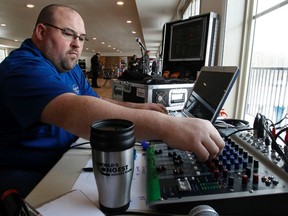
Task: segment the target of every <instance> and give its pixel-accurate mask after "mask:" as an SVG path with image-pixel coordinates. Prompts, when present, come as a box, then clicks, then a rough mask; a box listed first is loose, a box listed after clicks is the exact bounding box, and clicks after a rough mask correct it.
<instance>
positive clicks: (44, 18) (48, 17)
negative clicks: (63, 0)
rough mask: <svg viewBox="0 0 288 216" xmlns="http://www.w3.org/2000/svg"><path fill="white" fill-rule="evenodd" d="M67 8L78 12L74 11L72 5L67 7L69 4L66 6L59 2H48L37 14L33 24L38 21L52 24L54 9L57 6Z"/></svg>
mask: <svg viewBox="0 0 288 216" xmlns="http://www.w3.org/2000/svg"><path fill="white" fill-rule="evenodd" d="M61 7H62V8H67V9H70V10H72V11H75V12H77V13H78V11H76V10H75V9H74V8H72V7H69V6H66V5H61V4H50V5H48V6H46V7H44V8H43V9H42V10H41V12H40V14H39V16H38V19H37V21H36V24H35V26H37V25H38V24H39V23H50V24H53V23H54V13H55V10H56V9H57V8H61Z"/></svg>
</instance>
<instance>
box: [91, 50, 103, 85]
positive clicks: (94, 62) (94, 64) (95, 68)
mask: <svg viewBox="0 0 288 216" xmlns="http://www.w3.org/2000/svg"><path fill="white" fill-rule="evenodd" d="M99 58H100V52H97V53H96V54H95V55H93V56H92V58H91V72H92V87H94V88H100V87H99V85H98V83H97V79H98V76H99V71H100V69H101V64H100V62H99Z"/></svg>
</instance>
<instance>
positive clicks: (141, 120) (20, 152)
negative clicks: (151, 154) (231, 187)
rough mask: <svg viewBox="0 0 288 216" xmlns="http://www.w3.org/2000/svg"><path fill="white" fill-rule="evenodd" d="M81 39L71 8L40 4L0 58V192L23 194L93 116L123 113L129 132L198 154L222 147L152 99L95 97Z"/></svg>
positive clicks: (201, 125) (204, 129)
mask: <svg viewBox="0 0 288 216" xmlns="http://www.w3.org/2000/svg"><path fill="white" fill-rule="evenodd" d="M86 40H88V39H87V36H86V31H85V25H84V21H83V19H82V17H81V15H80V14H79V13H78V12H77V11H76V10H75V9H73V8H71V7H69V6H64V5H58V4H53V5H48V6H46V7H45V8H43V9H42V11H41V12H40V14H39V17H38V19H37V21H36V24H35V27H34V30H33V33H32V37H31V38H28V39H26V40H25V41H24V42H23V43H22V45H21V47H20V48H18V49H16V50H14V51H12V52H11V53H10V55H9V56H8V57H6V59H4V60H3V61H2V62H1V64H0V94H1V97H0V194H2V192H3V191H6V190H7V189H11V188H14V189H16V190H18V191H19V193H20V195H21V196H22V197H26V196H27V195H28V194H29V193H30V191H31V190H32V189H33V188H34V187H35V186H36V185H37V184H38V182H39V181H40V180H41V179H42V178H43V177H44V176H45V175H46V173H47V172H48V171H49V170H50V169H51V168H52V167H53V166H54V165H55V163H57V161H58V160H59V159H60V158H61V157H62V155H63V154H64V153H65V152H66V151H67V150H69V149H70V146H71V144H72V143H74V142H75V141H76V140H77V139H78V138H79V137H82V138H84V139H87V140H89V139H90V128H91V124H92V123H93V122H95V121H99V120H104V119H125V120H129V121H131V122H133V124H134V131H135V136H136V138H137V140H162V141H163V142H165V143H167V144H168V145H169V146H171V147H174V148H177V149H180V150H187V151H190V152H194V153H195V154H196V155H197V157H198V160H200V161H206V160H211V159H212V158H214V157H216V156H217V155H218V154H219V152H220V151H221V150H222V149H223V147H224V141H223V139H222V138H221V136H220V135H219V133H218V131H217V130H216V129H215V128H214V127H213V125H212V124H211V123H210V122H209V121H207V120H201V119H196V118H194V119H193V118H177V117H172V116H169V115H167V110H166V108H165V107H164V106H163V105H160V104H155V103H130V102H122V101H116V100H112V99H110V98H101V97H100V96H99V95H98V94H97V93H96V92H95V91H94V90H93V88H92V87H91V86H90V85H89V83H88V82H87V80H86V79H85V76H84V74H83V72H82V71H81V68H80V67H79V65H78V64H77V61H78V59H79V57H80V56H81V53H82V50H83V46H84V42H85V41H86ZM55 184H57V182H55Z"/></svg>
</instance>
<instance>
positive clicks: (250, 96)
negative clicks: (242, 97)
mask: <svg viewBox="0 0 288 216" xmlns="http://www.w3.org/2000/svg"><path fill="white" fill-rule="evenodd" d="M247 89H248V92H247V98H246V109H245V116H246V115H250V116H254V117H255V116H256V114H257V113H261V114H263V115H265V116H266V117H267V118H269V119H271V120H272V121H273V122H274V123H276V122H278V121H279V120H280V119H282V118H283V117H284V116H285V115H286V114H287V113H288V110H287V109H288V67H252V68H251V72H250V77H249V83H248V88H247ZM287 123H288V121H287V119H286V120H285V121H284V122H283V123H282V125H283V124H287Z"/></svg>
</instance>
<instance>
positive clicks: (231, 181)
mask: <svg viewBox="0 0 288 216" xmlns="http://www.w3.org/2000/svg"><path fill="white" fill-rule="evenodd" d="M233 185H234V177H233V176H229V178H228V186H233Z"/></svg>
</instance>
